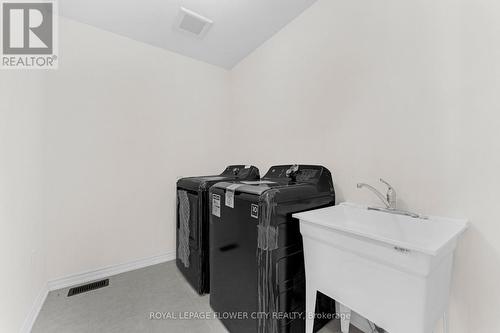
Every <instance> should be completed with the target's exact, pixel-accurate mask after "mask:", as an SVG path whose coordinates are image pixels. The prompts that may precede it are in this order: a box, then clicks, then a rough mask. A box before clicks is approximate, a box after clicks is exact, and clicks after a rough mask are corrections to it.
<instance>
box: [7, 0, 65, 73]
mask: <svg viewBox="0 0 500 333" xmlns="http://www.w3.org/2000/svg"><path fill="white" fill-rule="evenodd" d="M0 1H1V2H0V3H1V17H2V24H1V26H2V34H1V37H2V61H1V65H2V68H4V69H6V68H57V55H56V50H57V48H56V46H57V43H56V42H57V39H56V37H57V34H56V27H57V25H56V23H57V22H56V20H57V15H55V14H56V11H55V6H56V4H55V3H54V2H53V1H52V0H32V1H29V2H21V1H13V0H3V1H2V0H0Z"/></svg>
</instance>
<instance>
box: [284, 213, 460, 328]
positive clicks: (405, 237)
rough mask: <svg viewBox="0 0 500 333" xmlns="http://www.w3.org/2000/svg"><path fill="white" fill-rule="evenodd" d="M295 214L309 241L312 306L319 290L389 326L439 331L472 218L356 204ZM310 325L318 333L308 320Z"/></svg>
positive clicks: (308, 286) (308, 283)
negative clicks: (458, 253)
mask: <svg viewBox="0 0 500 333" xmlns="http://www.w3.org/2000/svg"><path fill="white" fill-rule="evenodd" d="M293 216H294V217H295V218H297V219H299V220H300V231H301V234H302V237H303V242H304V260H305V270H306V289H307V291H306V292H307V296H306V298H307V299H306V311H307V312H308V313H310V312H312V311H313V309H314V300H315V295H316V291H321V292H322V293H324V294H327V295H329V296H330V297H332V298H333V299H335V300H336V301H338V302H339V303H341V304H342V305H343V306H346V307H348V308H350V309H352V310H353V311H355V312H356V313H358V314H360V315H361V316H363V317H365V318H367V319H369V320H370V321H372V322H373V323H375V324H376V325H377V326H379V327H382V328H383V329H385V330H386V331H388V332H390V333H431V332H432V331H433V329H434V327H435V325H436V323H437V322H438V321H439V319H440V318H441V317H442V316H443V314H444V313H445V311H446V309H447V306H448V299H449V292H450V282H451V275H452V266H453V253H454V250H455V248H456V245H457V242H458V239H459V236H460V235H461V234H462V233H463V232H464V231H465V230H466V228H467V221H466V220H459V219H449V218H442V217H433V216H426V217H425V219H424V218H414V217H409V216H404V215H398V214H391V213H387V212H382V211H377V210H370V209H368V207H366V206H361V205H356V204H351V203H343V204H340V205H338V206H333V207H327V208H323V209H318V210H313V211H308V212H303V213H297V214H294V215H293ZM308 317H310V316H308ZM306 329H307V330H306V332H307V333H310V332H312V323H311V321H310V320H308V322H307V326H306Z"/></svg>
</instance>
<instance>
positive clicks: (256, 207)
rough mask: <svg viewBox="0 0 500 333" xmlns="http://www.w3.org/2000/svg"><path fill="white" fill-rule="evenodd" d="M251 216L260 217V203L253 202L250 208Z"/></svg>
mask: <svg viewBox="0 0 500 333" xmlns="http://www.w3.org/2000/svg"><path fill="white" fill-rule="evenodd" d="M250 216H251V217H253V218H256V219H258V218H259V205H256V204H252V206H251V208H250Z"/></svg>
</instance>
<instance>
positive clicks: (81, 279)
mask: <svg viewBox="0 0 500 333" xmlns="http://www.w3.org/2000/svg"><path fill="white" fill-rule="evenodd" d="M174 259H175V251H172V252H168V253H165V254H161V255H158V256H154V257H149V258H144V259H139V260H134V261H131V262H127V263H123V264H118V265H111V266H107V267H102V268H99V269H95V270H91V271H87V272H83V273H78V274H72V275H68V276H65V277H62V278H59V279H55V280H51V281H49V282H47V283H46V284H44V286H43V287H42V289H41V290H40V292H39V294H38V296H37V298H36V299H35V301H34V302H33V306H32V307H31V310H30V312H29V313H28V315H27V316H26V319H25V320H24V323H23V326H22V328H21V333H29V332H31V329H32V328H33V325H34V324H35V321H36V318H37V317H38V314H39V313H40V310H41V309H42V306H43V303H45V299H46V298H47V295H48V294H49V291H52V290H57V289H61V288H67V287H71V286H73V285H77V284H82V283H86V282H90V281H93V280H99V279H103V278H107V277H110V276H112V275H116V274H120V273H125V272H129V271H133V270H136V269H140V268H144V267H147V266H152V265H156V264H160V263H163V262H167V261H171V260H174Z"/></svg>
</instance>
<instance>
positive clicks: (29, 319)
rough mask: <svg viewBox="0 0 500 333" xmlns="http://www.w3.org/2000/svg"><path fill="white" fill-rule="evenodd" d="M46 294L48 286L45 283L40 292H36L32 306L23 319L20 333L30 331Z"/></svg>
mask: <svg viewBox="0 0 500 333" xmlns="http://www.w3.org/2000/svg"><path fill="white" fill-rule="evenodd" d="M48 294H49V288H48V287H47V284H46V283H45V284H44V285H43V287H42V289H41V290H40V292H39V293H38V296H37V297H36V299H35V302H33V306H32V307H31V309H30V312H29V313H28V315H27V316H26V319H25V320H24V323H23V326H22V327H21V333H29V332H31V329H32V328H33V325H34V324H35V320H36V318H37V317H38V314H39V313H40V310H41V309H42V305H43V303H45V299H46V298H47V295H48Z"/></svg>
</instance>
